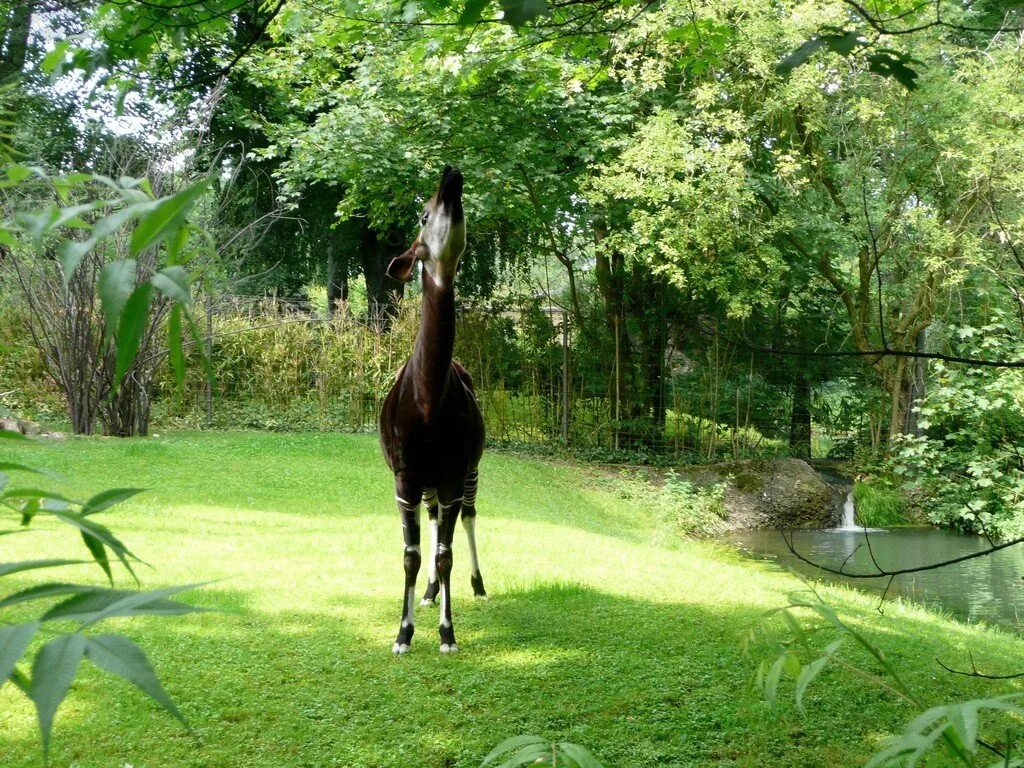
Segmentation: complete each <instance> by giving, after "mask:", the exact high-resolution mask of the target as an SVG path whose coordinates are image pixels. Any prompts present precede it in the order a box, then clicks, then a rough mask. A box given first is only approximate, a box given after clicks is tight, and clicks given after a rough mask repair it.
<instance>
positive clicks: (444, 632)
mask: <svg viewBox="0 0 1024 768" xmlns="http://www.w3.org/2000/svg"><path fill="white" fill-rule="evenodd" d="M460 504H461V500H456V501H454V502H452V504H451V505H450V506H444V505H443V504H442V505H441V507H440V509H439V510H438V515H437V536H438V542H437V580H438V583H439V584H440V587H441V591H440V595H441V617H440V625H439V628H438V629H439V631H440V633H441V653H455V652H456V651H457V650H459V646H458V645H457V644H456V642H455V628H454V627H453V626H452V539H453V538H454V537H455V521H456V520H458V518H459V507H460Z"/></svg>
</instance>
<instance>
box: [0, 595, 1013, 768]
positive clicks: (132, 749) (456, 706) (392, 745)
mask: <svg viewBox="0 0 1024 768" xmlns="http://www.w3.org/2000/svg"><path fill="white" fill-rule="evenodd" d="M206 594H207V595H208V597H209V599H204V600H201V602H203V603H204V604H207V605H210V604H220V605H223V606H225V607H230V608H231V609H234V610H237V611H238V612H236V613H229V614H224V615H218V614H210V615H202V616H196V617H191V618H189V619H179V620H173V619H172V620H167V621H160V622H158V621H148V622H146V623H144V624H143V623H138V624H132V625H129V627H130V628H129V630H128V633H129V634H131V635H132V636H134V637H135V638H136V639H137V640H138V641H139V642H140V643H141V644H143V645H144V647H145V648H146V649H147V650H148V651H150V653H151V656H152V658H153V661H154V665H155V666H156V667H157V669H158V671H159V672H160V674H161V675H162V677H163V678H164V680H165V682H166V684H167V687H168V689H169V691H170V692H171V694H172V695H173V696H174V697H175V699H176V700H177V701H178V702H179V704H180V705H181V707H182V709H183V711H184V712H185V714H186V715H187V716H188V717H189V718H190V719H191V720H192V722H193V724H194V726H195V729H196V731H195V735H189V734H187V733H186V732H184V731H182V730H181V729H179V728H178V727H177V726H176V725H175V724H174V723H173V721H171V720H170V718H169V717H167V716H165V715H162V714H160V713H159V712H158V711H157V709H156V707H155V706H153V705H151V704H150V703H149V702H148V701H147V700H146V699H144V698H143V697H142V696H141V694H138V693H137V692H135V691H129V690H128V689H127V687H125V686H123V685H121V684H119V683H117V682H114V681H112V680H111V679H110V678H108V677H105V676H102V675H100V674H99V673H94V672H91V671H90V672H89V673H87V674H86V675H85V676H84V677H83V679H82V682H81V683H80V684H77V685H76V687H75V689H74V690H73V691H72V696H71V699H70V705H69V707H68V709H67V711H65V712H63V713H62V716H61V717H59V718H58V721H57V729H56V738H55V749H54V754H53V765H55V766H62V765H64V766H67V765H74V766H76V768H94V767H95V768H99V766H108V767H109V766H117V767H118V768H120V767H121V766H123V765H126V764H129V765H132V766H134V768H148V767H149V766H154V767H156V766H159V767H160V768H177V767H178V766H196V767H198V766H203V768H218V767H220V766H223V767H224V768H227V767H228V766H231V767H232V768H235V767H237V766H245V767H246V768H250V767H251V768H271V767H273V768H283V767H285V766H302V767H305V766H309V767H310V768H312V767H313V766H317V768H319V767H320V766H335V765H337V766H392V765H393V766H408V765H416V766H440V767H444V768H449V767H451V766H476V765H479V763H480V760H481V759H482V757H483V756H484V755H485V754H486V753H487V752H488V751H489V750H490V749H491V748H492V747H493V746H494V745H495V744H496V743H498V742H499V741H501V740H502V739H504V738H506V737H508V736H512V735H517V734H520V733H538V734H542V735H544V736H548V737H551V738H558V739H567V740H570V741H575V742H577V743H580V744H584V745H586V746H588V747H589V748H591V749H592V750H593V751H594V752H595V753H596V754H597V755H599V756H600V757H601V758H603V759H604V760H605V762H606V764H607V765H609V766H620V767H621V768H624V767H626V766H649V765H686V766H689V765H693V766H698V765H701V766H703V765H723V766H726V765H728V766H734V765H735V766H739V765H743V766H760V765H768V764H770V765H774V766H820V765H858V764H861V763H863V762H864V760H865V758H866V756H867V755H868V754H870V753H871V752H872V751H873V750H874V749H875V748H877V746H878V743H879V739H880V738H881V737H882V735H883V734H884V733H886V732H892V731H893V730H895V729H897V728H898V727H900V726H901V725H902V724H903V723H905V722H906V721H907V720H908V719H909V718H910V716H911V715H912V713H911V712H910V711H909V710H908V709H906V708H905V707H903V706H901V705H899V704H897V703H896V702H895V701H893V700H892V699H891V698H890V697H889V696H888V695H887V694H885V693H884V692H882V691H880V690H878V689H877V688H871V687H866V686H865V685H864V684H863V682H862V681H861V680H860V679H859V678H856V677H854V676H852V675H850V674H847V673H843V672H841V671H830V672H826V673H824V674H823V677H822V681H821V684H820V685H819V686H816V687H814V688H812V689H811V693H810V694H809V696H808V709H809V714H808V716H807V717H806V718H805V719H803V720H801V719H799V718H798V717H796V716H795V715H794V714H793V713H792V711H791V708H788V707H784V708H783V709H784V714H783V716H782V717H781V718H778V719H776V718H772V717H771V716H769V714H768V712H767V709H766V707H765V706H764V705H763V704H762V703H761V702H760V701H758V699H757V697H756V695H755V694H753V693H752V692H751V691H750V690H749V681H750V679H751V675H752V669H753V662H751V661H750V660H746V659H744V658H743V657H742V656H741V654H740V651H739V646H738V641H737V640H738V634H739V632H741V631H742V630H743V629H744V628H745V627H747V626H749V624H750V623H751V622H752V621H754V620H755V619H756V618H757V617H758V615H759V614H760V610H759V609H756V608H753V607H750V608H736V607H735V606H732V607H729V608H723V610H721V611H715V610H713V609H709V608H708V607H707V606H706V605H693V604H681V603H652V602H647V601H643V600H637V599H632V598H625V597H622V596H618V595H611V594H608V593H606V592H602V591H599V590H595V589H592V588H588V587H585V586H579V585H575V584H542V585H538V586H535V587H533V588H530V589H522V590H516V591H511V592H507V593H503V594H499V595H497V596H495V598H494V599H492V600H491V601H488V602H474V603H469V601H460V603H459V605H458V606H457V619H456V620H457V622H458V623H457V630H458V631H459V639H460V644H461V646H462V651H461V652H460V653H459V654H457V655H455V656H452V657H442V656H440V655H439V654H438V652H437V634H436V626H435V622H436V620H437V613H436V609H429V608H428V609H420V611H419V613H418V631H417V635H416V638H415V641H414V647H413V652H412V653H410V654H409V655H408V656H405V657H399V658H395V657H392V655H391V654H390V652H389V648H390V643H391V640H392V632H393V631H394V629H395V626H394V624H395V621H396V615H395V614H396V613H397V605H392V604H391V602H392V601H386V604H385V601H378V600H368V599H352V600H348V599H347V600H346V601H345V603H344V605H343V606H339V608H338V613H336V614H334V613H332V614H331V615H325V614H309V613H303V612H301V611H286V612H284V613H261V612H254V611H251V610H249V609H248V608H247V607H246V606H247V605H248V604H249V602H248V596H247V595H246V594H245V593H238V592H230V591H228V590H221V589H216V590H209V591H208V592H207V593H206ZM878 621H879V622H881V623H883V624H884V625H886V626H885V627H883V628H884V629H885V630H886V631H885V632H884V633H883V635H884V637H883V638H882V640H883V644H884V646H885V649H886V651H887V653H888V654H889V655H890V656H891V657H893V658H894V659H896V661H897V663H899V664H902V665H906V666H907V667H909V668H912V674H911V677H918V678H921V679H925V678H928V679H931V689H930V691H929V692H930V696H929V699H930V700H934V701H941V700H943V699H944V698H948V699H951V698H956V697H965V696H973V695H976V693H977V691H975V690H973V689H974V688H976V687H977V683H976V681H963V680H958V679H953V678H949V677H948V676H946V677H943V676H938V677H937V679H936V676H937V672H936V668H935V667H934V664H933V663H932V662H931V660H930V659H931V657H932V656H933V655H937V654H938V653H941V652H950V651H952V650H954V649H956V647H957V646H958V644H959V643H962V642H965V641H966V640H967V639H968V638H969V637H971V636H970V634H969V633H968V631H967V630H966V629H964V633H963V635H962V636H959V635H958V634H957V632H955V631H953V632H945V633H944V634H941V635H939V634H937V633H936V631H935V630H936V627H935V626H934V624H929V623H928V622H926V621H912V620H903V623H904V626H903V627H902V628H903V630H904V634H903V635H902V636H897V635H895V634H890V633H889V630H891V629H892V627H891V626H889V625H890V624H891V623H892V621H893V619H885V618H879V619H878ZM999 639H1000V638H999V637H998V636H992V637H991V638H985V639H984V641H983V642H982V645H984V647H982V648H979V647H975V651H976V652H977V653H978V654H981V655H985V658H992V657H993V655H999V654H1000V652H999V650H998V649H999V647H1000V646H999V643H998V641H999ZM1002 639H1003V640H1004V641H1005V637H1003V638H1002ZM1001 655H1003V656H1008V655H1009V653H1008V652H1007V651H1006V650H1005V649H1004V650H1003V651H1002V652H1001ZM980 690H982V691H984V690H987V689H985V688H981V689H980ZM10 701H14V698H13V697H12V694H11V693H10V692H5V693H4V695H3V696H2V697H0V708H2V707H3V706H5V705H6V702H10ZM18 709H20V706H19V708H18ZM787 712H788V714H787ZM27 713H28V710H27V708H26V709H25V712H24V713H22V714H19V711H14V712H13V714H8V718H9V720H8V722H6V723H5V724H4V727H3V729H2V731H0V765H3V766H4V768H7V767H8V766H11V767H12V768H13V767H15V766H26V767H28V766H32V767H33V768H35V766H40V765H42V760H41V757H40V755H39V749H38V744H37V740H36V734H35V731H34V728H33V727H32V726H31V724H30V721H29V720H28V719H27V717H28V714H27Z"/></svg>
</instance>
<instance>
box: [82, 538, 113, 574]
mask: <svg viewBox="0 0 1024 768" xmlns="http://www.w3.org/2000/svg"><path fill="white" fill-rule="evenodd" d="M81 534H82V541H83V542H85V547H86V549H88V550H89V552H90V554H92V558H93V560H95V561H96V564H97V565H99V567H100V568H102V569H103V572H104V573H105V574H107V581H109V582H110V583H111V584H113V583H114V574H113V572H112V571H111V570H110V558H109V557H107V548H106V547H105V546H103V542H102V541H98V540H96V539H94V538H93V537H92V536H91V535H90V534H88V533H86V532H85V531H82V532H81Z"/></svg>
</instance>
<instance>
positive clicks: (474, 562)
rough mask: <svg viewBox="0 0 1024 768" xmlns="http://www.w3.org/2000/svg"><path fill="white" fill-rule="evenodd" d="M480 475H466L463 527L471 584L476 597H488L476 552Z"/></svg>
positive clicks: (475, 473) (475, 472) (472, 473)
mask: <svg viewBox="0 0 1024 768" xmlns="http://www.w3.org/2000/svg"><path fill="white" fill-rule="evenodd" d="M477 479H478V473H477V470H475V469H474V470H473V471H472V472H470V473H469V474H468V475H466V487H465V491H464V492H463V495H462V527H463V529H464V530H465V531H466V540H467V541H468V542H469V562H470V566H471V571H470V576H469V583H470V584H471V585H472V587H473V596H474V597H483V598H486V597H487V590H485V589H484V577H483V574H482V573H480V558H479V557H478V556H477V552H476V485H477Z"/></svg>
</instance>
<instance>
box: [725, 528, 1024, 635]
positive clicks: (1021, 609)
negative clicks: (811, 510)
mask: <svg viewBox="0 0 1024 768" xmlns="http://www.w3.org/2000/svg"><path fill="white" fill-rule="evenodd" d="M868 536H870V539H871V549H872V550H873V551H874V555H875V558H876V559H877V560H878V563H879V565H881V566H882V567H883V568H887V569H898V568H907V567H911V566H914V565H919V564H920V565H924V564H927V563H933V562H938V561H941V560H949V559H951V558H954V557H960V556H962V555H966V554H969V553H971V552H977V551H979V550H982V549H986V548H987V547H988V546H989V545H988V542H987V541H986V540H985V539H983V538H980V537H977V536H964V535H962V534H958V533H953V532H950V531H942V530H935V529H930V528H901V529H891V530H875V531H873V532H871V533H869V534H868ZM793 537H794V538H793V543H794V546H795V548H796V549H797V551H798V552H800V554H802V555H804V556H805V557H808V558H809V559H811V560H813V561H815V562H818V563H822V564H825V565H829V566H831V567H833V568H838V567H839V566H840V564H841V563H842V562H843V560H845V559H846V557H847V556H848V555H849V554H850V553H851V552H853V551H854V549H856V548H857V545H858V544H860V545H863V544H864V542H865V535H864V533H863V531H860V530H842V529H835V530H820V531H797V532H795V533H794V534H793ZM728 539H729V540H730V541H732V542H733V543H735V544H737V545H739V547H740V548H741V549H742V550H743V551H745V552H747V553H750V554H752V555H756V556H762V557H770V558H772V559H775V560H778V561H779V562H780V563H782V564H784V565H786V566H787V567H789V568H791V569H792V570H794V571H797V572H798V573H803V574H805V575H808V576H813V577H817V578H821V579H827V580H831V581H837V582H841V583H844V584H849V585H852V586H855V587H857V588H858V589H861V590H864V591H868V592H873V593H875V594H879V595H880V594H881V592H882V590H883V589H884V588H885V584H886V581H887V580H888V579H887V578H879V579H847V578H844V577H842V576H833V575H831V574H827V573H825V572H823V571H819V570H816V569H815V568H814V567H812V566H810V565H808V564H806V563H803V562H801V561H800V560H798V559H797V558H795V557H794V556H793V555H792V553H791V552H790V551H789V548H788V547H787V546H786V543H785V541H784V540H783V538H782V534H781V533H779V532H778V531H734V532H733V533H731V534H729V536H728ZM872 569H873V566H872V563H871V556H870V554H869V553H868V551H867V547H866V546H861V547H860V549H859V550H858V551H857V552H856V554H854V555H853V556H852V557H851V558H850V560H849V562H847V564H846V570H848V571H852V572H856V573H864V572H869V571H871V570H872ZM888 594H889V596H890V597H893V596H895V595H897V594H899V595H902V596H903V597H905V598H908V599H910V600H913V601H914V602H917V603H920V604H922V605H927V606H930V607H933V608H937V609H939V610H943V611H948V612H949V613H951V614H953V615H954V616H957V617H959V618H962V619H970V620H972V621H981V620H983V621H987V622H990V623H993V624H1001V625H1003V626H1005V627H1008V628H1011V629H1015V630H1021V629H1024V544H1019V545H1016V546H1013V547H1008V548H1007V549H1004V550H1001V551H999V552H996V553H994V554H992V555H988V556H986V557H978V558H975V559H973V560H967V561H965V562H963V563H958V564H956V565H951V566H948V567H946V568H939V569H937V570H932V571H925V572H922V573H912V574H907V575H903V576H897V577H896V579H895V581H893V584H892V586H891V587H890V588H889V593H888Z"/></svg>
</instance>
